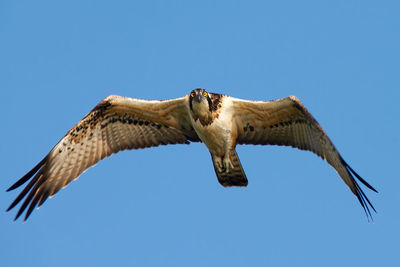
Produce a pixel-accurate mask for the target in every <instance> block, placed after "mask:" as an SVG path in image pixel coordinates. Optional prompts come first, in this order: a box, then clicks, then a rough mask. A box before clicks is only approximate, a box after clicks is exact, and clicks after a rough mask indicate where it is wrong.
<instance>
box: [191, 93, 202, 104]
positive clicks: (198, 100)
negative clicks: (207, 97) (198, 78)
mask: <svg viewBox="0 0 400 267" xmlns="http://www.w3.org/2000/svg"><path fill="white" fill-rule="evenodd" d="M201 99H202V97H201V94H197V95H196V96H195V97H194V99H193V100H194V101H196V102H197V103H200V102H201Z"/></svg>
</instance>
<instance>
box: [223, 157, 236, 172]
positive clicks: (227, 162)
mask: <svg viewBox="0 0 400 267" xmlns="http://www.w3.org/2000/svg"><path fill="white" fill-rule="evenodd" d="M224 167H225V172H231V170H233V169H234V168H235V167H234V166H233V164H232V162H231V160H230V158H229V157H225V158H224Z"/></svg>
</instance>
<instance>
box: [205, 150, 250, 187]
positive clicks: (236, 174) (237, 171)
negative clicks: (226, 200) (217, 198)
mask: <svg viewBox="0 0 400 267" xmlns="http://www.w3.org/2000/svg"><path fill="white" fill-rule="evenodd" d="M229 156H230V160H231V162H232V164H233V169H232V170H231V171H230V172H219V171H218V168H217V166H215V161H214V156H213V155H211V158H212V160H213V164H214V170H215V174H216V175H217V178H218V182H219V183H220V184H221V185H223V186H225V187H228V186H247V184H248V181H247V178H246V174H245V173H244V171H243V168H242V164H241V163H240V160H239V157H238V155H237V153H236V151H235V150H232V151H231V152H230V155H229Z"/></svg>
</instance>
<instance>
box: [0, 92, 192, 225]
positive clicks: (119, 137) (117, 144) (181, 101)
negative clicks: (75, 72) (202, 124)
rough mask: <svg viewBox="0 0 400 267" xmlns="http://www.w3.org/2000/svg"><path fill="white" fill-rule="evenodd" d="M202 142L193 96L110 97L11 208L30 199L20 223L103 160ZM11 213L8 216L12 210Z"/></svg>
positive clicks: (36, 171) (35, 173) (35, 172)
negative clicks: (190, 98)
mask: <svg viewBox="0 0 400 267" xmlns="http://www.w3.org/2000/svg"><path fill="white" fill-rule="evenodd" d="M189 141H195V142H196V141H200V140H199V138H198V137H197V134H196V133H195V131H194V130H193V128H192V127H191V124H190V117H189V114H188V98H187V96H185V97H182V98H178V99H173V100H165V101H146V100H139V99H133V98H127V97H120V96H109V97H107V98H105V99H104V100H103V101H101V102H100V103H99V104H98V105H97V106H96V107H95V108H94V109H93V110H92V111H91V112H90V113H89V114H88V115H86V117H84V118H83V119H82V120H81V121H80V122H79V123H78V124H76V125H75V126H74V127H73V128H72V129H71V130H69V131H68V132H67V134H66V135H65V136H64V137H63V138H62V139H61V140H60V141H59V142H58V143H57V144H56V145H55V146H54V148H53V149H52V150H51V151H50V152H49V154H48V155H47V156H46V157H45V158H44V159H43V160H42V161H40V162H39V164H37V165H36V166H35V167H34V168H33V169H32V170H31V171H30V172H28V173H27V174H26V175H25V176H24V177H22V178H21V179H20V180H18V181H17V182H16V183H15V184H14V185H12V186H11V187H10V188H9V189H8V190H7V191H10V190H13V189H15V188H17V187H19V186H21V185H22V184H24V183H25V182H27V181H28V180H30V179H31V180H30V182H29V183H28V185H27V186H26V187H25V188H24V189H23V190H22V192H21V193H20V194H19V195H18V197H17V198H16V199H15V200H14V202H13V203H12V204H11V205H10V207H9V208H8V210H10V209H12V208H13V207H14V206H16V205H17V204H18V203H19V202H20V201H21V200H22V199H23V198H24V197H25V196H26V198H25V200H24V202H23V203H22V206H21V208H20V209H19V211H18V213H17V215H16V217H15V219H17V218H18V217H19V216H20V215H21V214H22V213H23V212H24V210H25V209H26V208H27V207H28V205H29V208H28V210H27V212H26V216H25V220H26V219H27V218H28V217H29V215H30V214H31V212H32V211H33V209H34V208H35V207H36V206H38V207H40V206H41V205H42V204H43V203H44V202H45V201H46V199H47V198H48V197H49V196H52V195H54V194H55V193H57V192H58V191H59V190H60V189H61V188H63V187H65V186H66V185H67V184H69V183H70V182H71V181H73V180H75V179H76V178H78V177H79V175H80V174H81V173H82V172H84V171H85V170H86V169H87V168H89V167H90V166H93V165H94V164H96V163H97V162H98V161H100V160H102V159H103V158H105V157H107V156H110V155H111V154H113V153H117V152H119V151H121V150H125V149H139V148H145V147H153V146H159V145H167V144H189ZM8 210H7V211H8Z"/></svg>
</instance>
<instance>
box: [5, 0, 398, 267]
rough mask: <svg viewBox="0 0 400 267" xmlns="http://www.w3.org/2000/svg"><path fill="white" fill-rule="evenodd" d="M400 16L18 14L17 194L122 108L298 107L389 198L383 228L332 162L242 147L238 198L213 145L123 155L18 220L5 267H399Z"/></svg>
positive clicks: (8, 17)
mask: <svg viewBox="0 0 400 267" xmlns="http://www.w3.org/2000/svg"><path fill="white" fill-rule="evenodd" d="M399 12H400V6H399V3H398V1H352V0H351V1H348V0H346V1H274V2H272V1H241V2H236V1H140V2H139V1H109V2H106V1H2V2H1V3H0V38H1V42H0V88H1V96H2V101H1V105H0V111H1V114H3V116H2V118H1V122H2V123H1V125H2V126H1V131H0V137H1V140H3V141H2V142H1V144H0V152H1V153H0V162H1V166H2V168H1V169H2V179H0V188H1V190H2V193H1V194H0V203H1V205H0V206H1V209H2V210H4V211H5V209H6V208H7V207H8V205H9V204H10V203H11V201H12V200H13V199H14V198H15V197H16V196H17V194H18V192H16V191H13V192H11V193H6V192H5V190H6V189H7V188H8V187H9V186H10V185H11V184H13V183H14V182H15V181H16V180H17V179H19V178H20V177H21V176H22V175H24V174H25V173H26V172H27V171H29V170H30V169H31V168H32V167H33V166H34V165H35V164H36V163H37V162H38V161H40V160H41V159H42V157H44V156H45V155H46V154H47V152H48V151H49V150H50V149H51V148H52V147H53V145H55V144H56V143H57V142H58V140H59V139H60V138H61V137H62V136H63V135H64V134H65V132H66V131H67V130H69V129H70V128H71V127H72V126H73V125H74V124H75V123H76V122H78V121H79V120H80V119H81V118H82V117H83V116H84V115H85V114H86V113H87V112H89V111H90V110H91V109H92V108H93V107H94V106H95V105H96V104H97V103H98V102H99V101H101V100H102V99H103V98H105V97H106V96H107V95H110V94H118V95H122V96H130V97H135V98H143V99H169V98H176V97H181V96H183V95H185V94H187V93H189V91H190V90H191V89H193V88H197V87H203V88H206V89H208V90H209V91H211V92H219V93H224V94H228V95H231V96H235V97H239V98H244V99H253V100H270V99H275V98H281V97H285V96H288V95H296V96H297V97H298V98H300V99H301V100H302V102H303V103H304V105H305V106H306V107H307V108H308V109H309V111H310V112H311V113H312V114H313V115H314V116H315V117H316V119H317V120H318V121H319V122H320V124H321V125H322V127H323V128H324V129H325V130H326V132H327V133H328V135H329V136H330V138H331V139H332V141H333V142H334V144H335V145H336V146H337V148H338V149H339V151H340V152H341V153H342V155H343V157H344V158H345V159H346V161H347V162H348V163H349V164H350V165H351V166H352V167H353V168H354V169H355V170H357V171H358V173H359V174H360V175H361V176H363V177H364V178H365V179H366V180H367V181H368V182H370V183H371V184H372V185H373V186H374V187H376V189H377V190H378V191H379V192H380V193H379V194H375V193H373V192H372V191H369V190H367V189H365V190H364V191H365V192H366V193H367V195H368V197H369V198H370V200H371V201H372V202H373V204H374V205H375V207H376V209H377V210H378V214H374V219H375V221H374V223H368V221H367V218H366V216H365V215H364V212H363V210H362V208H361V207H360V205H359V203H358V201H357V199H356V198H355V197H354V196H353V195H352V193H351V192H350V190H348V188H347V187H346V186H345V184H344V183H343V182H342V181H341V180H340V178H339V176H338V175H337V173H336V172H335V171H334V169H333V168H331V167H330V166H329V165H328V164H326V163H325V162H323V161H322V160H320V159H319V158H318V157H316V156H315V155H313V154H311V153H309V152H303V151H298V150H294V149H290V148H285V147H256V146H246V147H244V146H241V147H238V148H237V150H238V154H239V156H240V159H241V161H242V164H243V166H244V169H245V171H246V173H247V176H248V178H249V186H248V187H247V188H245V189H243V188H239V189H237V188H230V189H229V188H228V189H226V188H223V187H221V186H220V185H219V183H218V182H217V179H216V177H215V174H214V170H213V167H212V163H211V159H210V155H209V152H208V151H207V149H206V148H205V146H204V145H203V144H192V145H190V146H184V145H178V146H168V147H158V148H152V149H147V150H138V151H128V152H122V153H119V154H117V155H114V156H112V157H110V158H107V159H106V160H104V161H102V162H100V163H99V164H98V165H96V167H94V168H91V169H89V170H88V171H87V172H85V173H84V174H83V175H82V176H81V177H80V178H79V179H78V180H77V181H75V182H73V183H71V184H70V185H69V186H68V187H67V188H65V189H64V190H62V191H61V192H59V193H58V194H57V195H56V196H55V197H54V198H53V199H51V200H48V201H47V202H46V203H45V205H44V206H43V207H42V208H41V209H40V210H37V211H35V212H34V213H33V214H32V216H31V217H30V219H29V220H28V221H27V222H26V223H23V222H22V220H19V221H17V222H13V218H14V216H15V214H16V210H12V211H11V212H9V213H6V212H0V228H1V229H2V231H1V232H2V234H1V237H0V251H1V260H0V262H1V263H0V265H2V266H28V265H30V266H58V267H61V266H399V261H400V259H399V256H398V255H399V254H398V252H399V240H400V229H399V222H400V212H399V207H398V206H399V201H400V194H399V187H400V182H399V174H398V165H399V163H400V162H399V154H398V150H399V146H400V137H399V131H400V126H399V115H400V112H399V108H398V103H399V97H400V91H399V88H400V79H399V71H400V52H399V51H400V49H399V47H400V18H399Z"/></svg>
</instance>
